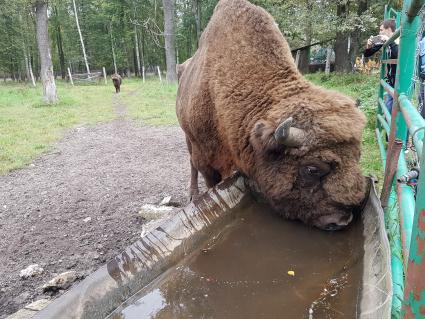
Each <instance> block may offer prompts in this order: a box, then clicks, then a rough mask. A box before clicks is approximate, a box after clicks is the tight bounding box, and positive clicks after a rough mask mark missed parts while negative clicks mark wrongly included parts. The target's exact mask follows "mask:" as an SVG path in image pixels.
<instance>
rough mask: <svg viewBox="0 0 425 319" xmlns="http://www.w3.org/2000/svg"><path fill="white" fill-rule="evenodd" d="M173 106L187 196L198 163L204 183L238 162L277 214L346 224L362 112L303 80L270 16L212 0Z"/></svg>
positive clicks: (354, 201)
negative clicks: (186, 166) (184, 153)
mask: <svg viewBox="0 0 425 319" xmlns="http://www.w3.org/2000/svg"><path fill="white" fill-rule="evenodd" d="M181 71H182V70H181ZM176 108H177V116H178V119H179V122H180V125H181V127H182V129H183V130H184V132H185V134H186V140H187V145H188V149H189V152H190V163H191V170H192V172H191V183H190V195H191V196H196V195H197V194H198V171H199V172H201V174H202V175H203V176H204V178H205V181H206V184H207V186H208V187H211V186H213V185H215V184H217V183H218V182H220V181H221V180H222V179H223V178H225V177H228V176H229V175H231V174H232V173H233V172H234V171H235V170H237V171H240V172H241V173H242V174H244V175H245V176H247V177H248V178H249V179H250V180H251V181H253V183H254V185H256V188H257V190H258V191H260V192H261V193H262V194H263V196H264V197H265V198H266V199H267V200H268V201H269V202H270V204H271V205H272V206H273V207H274V208H275V209H277V210H278V211H279V212H280V213H281V214H282V215H283V216H285V217H287V218H289V219H299V220H302V221H303V222H305V223H307V224H310V225H314V226H317V227H319V228H321V229H326V230H336V229H340V228H343V227H344V226H346V225H348V224H349V223H350V221H351V220H352V218H353V211H355V208H356V207H358V206H359V205H360V204H361V203H362V201H363V200H364V198H365V178H364V177H363V176H362V173H361V171H360V168H359V159H360V147H361V140H362V130H363V128H364V126H365V116H364V115H363V114H362V113H361V112H360V111H359V110H358V109H357V108H356V105H355V102H354V101H353V100H352V99H351V98H348V97H346V96H344V95H341V94H338V93H336V92H333V91H328V90H325V89H322V88H320V87H317V86H314V85H313V84H311V83H310V82H308V81H307V80H305V79H304V78H303V77H302V75H301V74H300V73H299V72H298V70H297V68H296V66H295V64H294V63H293V59H292V56H291V53H290V49H289V46H288V44H287V42H286V40H285V39H284V37H283V36H282V34H281V32H280V31H279V29H278V27H277V25H276V23H275V22H274V20H273V18H272V17H271V16H270V15H269V14H268V13H267V12H266V11H264V10H263V9H261V8H259V7H257V6H254V5H252V4H251V3H249V2H247V1H245V0H220V2H219V3H218V5H217V7H216V8H215V11H214V14H213V16H212V18H211V21H210V22H209V24H208V26H207V28H206V29H205V31H204V33H203V34H202V37H201V40H200V45H199V48H198V51H197V52H196V53H195V55H194V56H193V57H192V59H191V61H189V63H188V64H186V65H184V71H182V74H181V78H180V85H179V90H178V97H177V104H176Z"/></svg>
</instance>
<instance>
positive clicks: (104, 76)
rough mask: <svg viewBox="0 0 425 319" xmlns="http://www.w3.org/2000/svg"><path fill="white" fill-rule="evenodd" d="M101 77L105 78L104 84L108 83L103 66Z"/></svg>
mask: <svg viewBox="0 0 425 319" xmlns="http://www.w3.org/2000/svg"><path fill="white" fill-rule="evenodd" d="M103 78H104V79H105V85H106V84H108V80H107V79H106V70H105V67H103Z"/></svg>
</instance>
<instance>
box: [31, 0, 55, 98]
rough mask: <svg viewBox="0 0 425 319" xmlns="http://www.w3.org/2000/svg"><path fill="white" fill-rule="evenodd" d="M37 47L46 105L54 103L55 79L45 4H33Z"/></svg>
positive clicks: (42, 0) (39, 2)
mask: <svg viewBox="0 0 425 319" xmlns="http://www.w3.org/2000/svg"><path fill="white" fill-rule="evenodd" d="M35 14H36V28H37V45H38V51H39V54H40V62H41V73H40V74H41V81H42V83H43V99H44V101H45V102H46V103H49V104H51V103H56V102H57V101H58V96H57V93H56V84H55V77H54V73H53V64H52V56H51V54H50V43H49V30H48V25H47V2H46V1H44V0H37V1H36V2H35Z"/></svg>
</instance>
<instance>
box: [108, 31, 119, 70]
mask: <svg viewBox="0 0 425 319" xmlns="http://www.w3.org/2000/svg"><path fill="white" fill-rule="evenodd" d="M109 34H110V35H111V48H112V59H113V61H114V71H115V74H117V73H118V71H117V58H116V57H115V48H114V38H113V37H112V23H111V24H110V26H109Z"/></svg>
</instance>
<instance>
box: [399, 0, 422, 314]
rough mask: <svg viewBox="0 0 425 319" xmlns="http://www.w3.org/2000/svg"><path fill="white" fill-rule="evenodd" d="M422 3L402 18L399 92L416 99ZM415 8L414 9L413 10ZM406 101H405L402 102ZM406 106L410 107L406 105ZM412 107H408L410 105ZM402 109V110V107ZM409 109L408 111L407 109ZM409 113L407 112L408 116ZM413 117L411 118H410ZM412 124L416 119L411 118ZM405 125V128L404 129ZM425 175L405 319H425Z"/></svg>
mask: <svg viewBox="0 0 425 319" xmlns="http://www.w3.org/2000/svg"><path fill="white" fill-rule="evenodd" d="M418 3H421V4H423V3H424V0H421V1H419V2H418V1H417V0H404V1H403V10H402V12H403V13H402V17H401V27H402V32H401V35H400V47H399V61H402V63H399V65H398V68H397V75H396V85H395V89H396V92H397V94H398V95H399V96H400V95H402V94H403V93H404V94H405V95H406V98H410V97H411V96H412V78H413V76H414V70H415V67H416V65H415V55H416V47H417V43H416V34H417V31H418V30H419V28H420V25H421V19H420V18H419V17H418V16H416V17H412V16H408V15H407V12H408V11H409V14H411V13H412V12H413V11H416V12H417V9H416V8H417V7H418ZM412 8H413V9H412ZM403 100H404V98H402V101H403ZM404 106H406V103H404ZM407 106H408V105H407ZM400 108H402V107H400ZM405 109H406V108H405ZM408 113H409V112H406V114H408ZM408 115H411V114H408ZM414 118H415V116H413V119H414ZM407 119H408V120H412V117H411V116H410V118H409V116H408V117H407ZM400 120H401V121H399V122H397V124H400V125H398V127H397V136H402V135H404V136H406V133H407V128H406V123H405V121H404V119H400ZM403 124H404V125H403ZM421 165H425V159H424V155H423V154H422V155H421ZM424 183H425V181H424V178H423V174H422V176H420V179H419V183H418V184H419V185H418V193H417V196H416V199H417V202H416V208H415V216H414V221H413V230H412V238H411V241H410V249H409V260H408V265H407V272H406V281H405V291H404V301H403V309H402V318H405V319H407V318H421V317H422V318H423V317H424V310H425V276H424V274H425V260H424V257H425V189H424Z"/></svg>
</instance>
